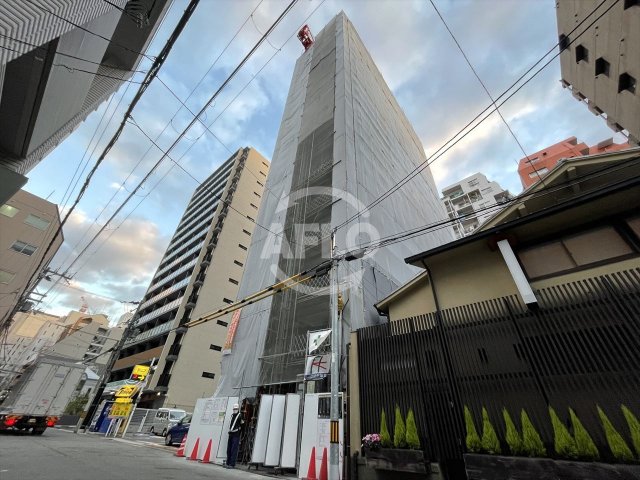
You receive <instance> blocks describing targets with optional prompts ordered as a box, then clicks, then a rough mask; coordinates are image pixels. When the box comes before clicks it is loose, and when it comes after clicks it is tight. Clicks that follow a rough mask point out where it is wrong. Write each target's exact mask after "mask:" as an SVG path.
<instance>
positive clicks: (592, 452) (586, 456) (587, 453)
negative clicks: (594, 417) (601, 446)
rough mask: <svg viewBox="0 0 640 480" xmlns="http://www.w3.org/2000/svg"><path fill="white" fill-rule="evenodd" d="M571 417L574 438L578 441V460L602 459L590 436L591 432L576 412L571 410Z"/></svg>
mask: <svg viewBox="0 0 640 480" xmlns="http://www.w3.org/2000/svg"><path fill="white" fill-rule="evenodd" d="M569 417H570V418H571V425H572V426H573V438H574V439H575V441H576V450H577V451H578V458H582V459H583V460H598V459H599V458H600V453H599V452H598V447H596V444H595V443H594V441H593V439H592V438H591V435H589V432H588V431H587V429H586V428H585V427H584V425H583V424H582V422H581V421H580V419H579V418H578V416H577V415H576V412H574V411H573V409H571V408H570V409H569Z"/></svg>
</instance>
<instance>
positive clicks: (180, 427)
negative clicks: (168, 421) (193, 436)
mask: <svg viewBox="0 0 640 480" xmlns="http://www.w3.org/2000/svg"><path fill="white" fill-rule="evenodd" d="M189 425H191V415H187V416H185V417H182V419H181V420H180V421H179V422H178V424H177V425H174V426H173V427H171V428H170V429H169V431H168V432H167V435H166V436H165V437H164V444H165V445H180V443H182V439H183V438H184V437H185V435H186V434H187V433H188V432H189Z"/></svg>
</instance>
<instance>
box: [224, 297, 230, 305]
mask: <svg viewBox="0 0 640 480" xmlns="http://www.w3.org/2000/svg"><path fill="white" fill-rule="evenodd" d="M222 301H223V302H224V303H228V304H229V305H231V304H232V303H233V300H229V299H228V298H223V299H222Z"/></svg>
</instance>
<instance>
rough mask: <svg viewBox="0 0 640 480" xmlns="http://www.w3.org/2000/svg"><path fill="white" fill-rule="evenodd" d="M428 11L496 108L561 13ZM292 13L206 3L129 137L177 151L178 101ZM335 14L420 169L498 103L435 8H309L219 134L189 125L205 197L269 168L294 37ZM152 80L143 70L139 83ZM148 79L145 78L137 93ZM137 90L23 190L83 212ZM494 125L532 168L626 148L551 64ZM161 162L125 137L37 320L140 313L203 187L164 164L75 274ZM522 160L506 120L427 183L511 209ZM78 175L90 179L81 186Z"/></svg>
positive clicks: (238, 80)
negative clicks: (578, 145)
mask: <svg viewBox="0 0 640 480" xmlns="http://www.w3.org/2000/svg"><path fill="white" fill-rule="evenodd" d="M434 1H435V4H436V6H437V7H438V9H439V10H440V12H441V14H442V16H443V17H444V19H445V21H446V22H447V23H448V25H449V27H450V28H451V30H452V31H453V33H454V34H455V35H456V38H457V40H458V42H459V43H460V44H461V46H462V48H463V49H464V51H465V53H466V55H467V57H468V58H469V59H470V61H471V63H472V64H473V66H474V68H475V69H476V71H477V73H478V75H479V76H480V78H481V79H482V80H483V82H484V83H485V85H486V87H487V89H488V90H489V92H490V93H491V95H492V96H493V97H497V96H499V95H500V94H501V93H502V92H503V91H504V90H505V89H506V88H507V87H509V86H510V85H511V83H512V82H514V81H515V80H516V79H517V78H518V77H519V76H520V75H521V74H522V73H524V72H525V71H526V70H527V69H528V68H529V66H530V65H532V64H533V63H534V62H536V61H537V60H538V59H539V58H540V57H541V56H542V55H543V54H544V53H546V52H547V51H548V50H549V49H551V48H552V47H553V46H554V45H555V43H556V42H557V26H556V10H555V1H552V0H434ZM287 3H288V1H287V2H285V1H282V0H273V1H268V0H263V1H260V0H201V2H200V4H199V6H198V7H197V9H196V11H195V13H194V15H193V17H192V19H191V20H190V22H189V23H188V25H187V27H186V28H185V30H184V32H183V34H182V35H181V37H180V38H179V39H178V41H177V43H176V44H175V46H174V48H173V50H172V52H171V54H170V55H169V57H168V59H167V61H166V63H165V65H164V66H163V67H162V69H161V70H160V73H159V78H160V80H161V82H160V81H158V80H156V81H154V82H153V83H152V85H151V86H150V87H149V88H148V89H147V91H146V93H145V94H144V96H143V97H142V100H141V101H140V103H139V104H138V106H137V107H136V108H135V110H134V111H133V119H134V121H135V123H136V124H137V125H139V126H140V128H142V129H143V130H144V131H145V132H146V133H147V134H148V135H149V136H151V137H152V138H156V137H157V143H158V144H159V145H160V146H161V147H162V148H166V147H168V146H169V145H170V144H171V143H172V142H173V141H174V140H175V139H176V138H177V136H178V134H179V132H181V131H182V129H183V128H184V127H185V126H186V125H187V124H188V123H189V121H190V120H191V119H192V118H193V116H192V115H191V114H190V113H189V111H187V109H185V108H182V106H181V104H180V102H179V101H178V100H177V99H176V98H175V96H174V93H175V95H177V96H178V97H179V98H180V99H181V100H182V101H185V103H186V105H187V106H188V107H189V109H190V110H191V111H193V112H195V111H198V110H200V109H201V108H202V106H203V105H204V104H205V102H206V101H207V99H208V98H209V96H210V95H211V94H212V93H213V92H214V91H215V90H216V89H217V88H218V87H219V86H220V85H221V83H222V82H223V81H224V79H225V78H226V77H227V75H228V74H229V73H230V72H231V71H232V70H233V69H234V68H235V67H236V65H237V64H238V63H239V62H240V60H241V59H242V58H243V57H244V55H245V54H246V53H247V52H248V51H249V50H250V49H251V48H252V47H253V45H254V44H255V43H256V42H257V41H258V39H259V38H260V37H261V36H262V34H263V33H264V32H265V31H266V30H267V29H268V28H269V26H270V25H271V24H272V23H273V21H274V20H275V19H276V18H277V16H278V15H279V14H280V13H281V11H282V10H283V9H284V7H285V6H286V4H287ZM186 5H187V0H175V1H174V2H173V4H172V6H171V9H170V10H169V12H168V14H167V15H166V17H165V20H164V22H163V24H162V25H161V27H160V28H159V29H158V31H157V34H156V37H155V38H154V41H153V42H152V43H151V45H150V47H149V50H148V51H147V53H148V54H150V55H155V54H157V53H158V52H159V50H160V49H161V48H162V45H163V44H164V42H165V41H166V38H167V37H168V35H169V33H170V31H171V30H172V29H173V28H174V26H175V24H176V22H177V21H178V19H179V17H180V15H181V14H182V12H183V11H184V7H185V6H186ZM341 10H344V12H345V13H346V14H347V16H348V17H349V18H350V20H351V21H352V23H353V24H354V26H355V28H356V29H357V31H358V33H359V35H360V37H361V38H362V40H363V42H364V43H365V45H366V47H367V48H368V50H369V52H370V53H371V55H372V57H373V59H374V61H375V62H376V64H377V66H378V68H379V69H380V71H381V72H382V75H383V76H384V78H385V80H386V81H387V83H388V85H389V87H390V88H391V90H392V91H393V93H394V94H395V96H396V97H397V100H398V102H399V104H400V106H401V107H402V108H403V109H404V111H405V113H406V115H407V117H408V118H409V120H410V121H411V123H412V124H413V127H414V129H415V130H416V132H417V134H418V136H419V137H420V139H421V140H422V143H423V145H424V148H425V152H426V154H427V155H430V154H431V153H433V152H435V151H437V150H438V148H439V147H440V146H442V145H443V144H445V142H447V140H448V139H449V138H451V137H452V136H453V135H454V134H455V133H456V132H457V131H458V130H459V129H461V128H462V127H463V126H464V125H465V124H466V123H467V122H469V121H470V120H471V119H472V118H474V117H475V116H476V115H477V114H478V113H480V112H481V111H482V110H483V109H484V108H486V107H487V106H488V105H489V104H490V103H491V101H490V99H489V97H488V96H487V94H486V92H485V91H484V90H483V88H482V86H481V85H480V83H479V82H478V80H477V79H476V77H475V76H474V74H473V72H472V71H471V69H470V68H469V66H468V65H467V63H466V62H465V60H464V58H463V56H462V54H461V53H460V51H459V50H458V49H457V47H456V46H455V43H454V42H453V40H452V39H451V37H450V35H449V33H448V32H447V31H446V29H445V27H444V25H443V23H442V21H441V20H440V18H439V17H438V16H437V14H436V12H435V10H434V8H433V6H432V5H431V3H430V2H429V0H420V1H419V0H342V1H341V0H324V1H323V0H300V1H299V3H298V4H297V5H296V6H295V7H294V8H293V10H292V11H291V12H290V13H289V14H288V15H287V17H285V19H284V20H283V21H282V23H281V24H280V25H279V26H278V27H277V28H276V30H275V31H274V32H273V33H272V35H271V36H270V37H269V42H268V43H264V44H263V45H262V46H261V47H260V48H259V50H258V51H257V52H256V54H255V55H254V56H253V57H252V58H251V60H250V61H249V62H247V64H246V65H245V66H244V67H243V69H242V70H241V71H240V72H239V74H238V75H237V76H236V77H235V78H234V80H233V81H232V82H231V83H230V84H229V85H228V87H227V88H225V89H224V90H223V91H222V93H221V94H220V96H219V97H218V99H217V100H216V102H215V103H214V104H213V105H212V106H211V107H210V108H208V109H207V111H206V113H205V115H204V116H203V121H204V122H205V123H206V124H207V125H211V126H210V130H211V132H212V133H213V134H212V133H210V132H209V131H207V130H206V129H205V128H204V127H202V126H201V125H199V124H196V125H195V126H194V127H193V128H192V129H191V130H190V131H189V133H188V134H187V135H186V137H185V138H184V139H183V140H182V141H181V142H180V143H179V144H178V145H177V146H176V148H175V149H174V150H173V152H172V153H171V158H172V159H173V160H174V161H175V162H178V163H179V164H180V165H181V166H182V167H183V168H184V169H186V170H187V171H188V172H190V173H191V174H192V175H193V176H194V177H195V178H197V179H198V180H200V181H201V180H204V179H205V178H206V177H208V176H209V175H210V174H211V173H212V172H213V170H215V168H216V167H217V166H219V165H220V164H222V163H223V162H224V161H225V160H226V159H227V158H228V157H229V156H230V155H231V153H232V152H234V151H236V150H237V149H238V148H241V147H244V146H252V147H254V148H256V149H257V150H258V151H259V152H261V153H262V154H263V155H264V156H266V157H267V158H271V155H272V153H273V150H274V146H275V140H276V136H277V132H278V128H279V124H280V119H281V117H282V112H283V109H284V104H285V100H286V96H287V92H288V89H289V83H290V81H291V75H292V72H293V68H294V65H295V62H296V60H297V58H298V57H299V56H300V55H301V54H302V53H303V47H302V45H301V44H300V43H299V42H298V40H297V38H296V37H295V33H296V32H297V31H298V29H299V28H300V26H301V25H303V24H305V23H306V24H308V25H309V27H310V29H311V31H312V32H319V31H320V30H321V29H322V27H323V26H324V25H326V24H327V23H328V22H329V20H330V19H331V18H332V17H333V16H334V15H336V14H337V13H338V12H340V11H341ZM252 12H253V13H252ZM234 36H235V38H234ZM232 38H233V40H232ZM231 40H232V41H231ZM230 41H231V42H230ZM229 42H230V43H229ZM227 45H228V47H226V46H227ZM225 47H226V48H225ZM148 66H149V62H148V61H146V60H145V61H143V62H142V63H141V64H140V66H139V70H146V68H148ZM78 74H81V73H78ZM142 78H143V74H136V76H134V77H133V79H132V80H137V81H139V80H141V79H142ZM163 83H164V84H166V85H167V86H168V87H169V88H170V89H171V91H172V92H173V93H171V92H170V91H169V89H167V88H166V87H165V86H164V85H163ZM136 88H137V86H136V85H135V84H131V83H128V84H125V85H123V86H122V87H121V88H120V89H119V90H118V92H116V93H115V94H114V95H113V96H112V97H110V99H109V100H108V101H107V102H105V103H104V104H103V105H102V106H101V107H100V108H98V109H97V110H96V111H95V112H94V113H92V114H91V115H90V116H89V117H88V118H87V119H86V120H85V121H84V122H83V123H82V124H81V125H80V127H79V128H78V129H77V130H76V131H75V132H74V133H73V134H72V135H70V136H69V137H68V138H67V139H66V140H64V142H62V143H61V144H60V145H59V146H58V147H57V148H56V149H55V150H54V151H52V152H51V153H50V154H49V155H48V156H47V157H46V158H45V159H44V160H43V161H42V162H40V164H39V165H38V166H37V167H36V168H34V169H33V170H32V171H31V172H30V173H29V174H28V177H29V182H28V183H27V185H26V186H25V189H26V190H27V191H29V192H31V193H33V194H36V195H39V196H41V197H44V198H48V199H49V200H50V201H52V202H54V203H57V204H59V205H60V207H61V212H62V213H64V212H65V211H66V209H67V208H68V203H70V202H69V201H68V197H69V193H71V194H72V195H71V198H72V199H73V198H75V196H76V194H77V192H78V190H79V187H80V184H81V183H82V181H84V176H85V175H86V173H87V171H88V169H89V168H90V167H91V166H92V165H93V163H94V161H95V159H96V158H97V156H98V155H99V153H100V152H101V151H102V149H103V148H104V146H105V144H106V142H107V141H108V139H109V138H110V136H111V134H113V132H114V131H115V129H116V127H117V124H118V123H119V122H120V121H121V119H122V116H123V113H124V110H125V109H126V106H127V105H128V103H129V101H130V100H131V98H132V96H133V94H134V93H135V90H136ZM500 111H501V113H502V114H503V116H504V117H505V119H506V121H507V122H508V123H509V126H510V127H511V129H512V130H513V132H514V133H515V136H516V137H517V139H518V141H519V142H520V144H521V145H522V147H523V148H524V150H525V152H526V153H527V154H531V153H533V152H536V151H538V150H540V149H542V148H544V147H546V146H549V145H551V144H553V143H556V142H558V141H561V140H563V139H565V138H567V137H571V136H576V137H578V139H579V140H581V141H584V142H586V143H587V144H589V145H592V144H595V143H597V142H599V141H601V140H604V139H607V138H610V137H614V140H615V141H616V142H618V143H620V142H622V141H623V140H624V139H623V137H622V136H620V135H618V136H614V134H613V132H612V131H611V130H609V128H608V127H607V126H606V124H605V121H604V120H603V119H602V118H599V117H596V116H594V115H593V114H591V113H590V112H589V111H588V109H587V107H586V105H585V104H582V103H580V102H578V101H576V100H575V99H574V98H573V97H572V95H571V93H570V92H569V91H568V90H566V89H563V88H562V86H561V84H560V65H559V62H558V61H557V60H555V61H553V62H552V63H551V64H550V65H549V66H548V67H547V68H545V69H544V70H543V71H542V72H541V73H540V74H539V75H538V76H537V77H536V78H535V79H534V80H533V81H531V82H530V83H528V84H527V85H526V86H525V87H524V88H523V89H522V90H520V91H519V92H518V94H516V95H515V96H514V97H513V98H511V99H510V100H509V101H508V102H506V103H505V105H504V106H503V107H501V109H500ZM161 156H162V154H161V153H160V151H159V150H158V149H157V148H156V147H154V146H153V145H152V144H151V143H150V141H149V140H148V139H147V138H146V137H145V136H144V135H143V134H142V133H141V132H140V130H138V129H137V128H136V127H135V126H133V125H128V126H127V127H126V129H125V131H124V132H123V134H122V136H121V138H120V140H119V141H118V143H117V144H116V145H115V146H114V148H113V149H112V150H111V152H110V153H109V155H108V156H107V157H106V159H105V161H104V163H103V164H102V165H101V166H100V168H99V169H98V171H97V173H96V175H95V176H94V178H93V180H92V182H91V186H90V187H89V189H88V190H87V192H86V194H85V195H84V197H83V199H82V200H81V202H80V204H79V205H78V207H77V209H76V210H75V212H74V213H73V214H72V215H71V217H70V220H69V222H68V223H67V225H66V226H65V228H64V236H65V242H64V244H63V246H62V247H61V249H60V250H59V251H58V254H57V255H56V257H55V258H54V260H53V262H52V264H51V266H52V268H54V269H56V268H58V269H60V271H66V270H67V269H68V271H69V273H71V274H73V279H72V280H71V283H70V286H65V284H64V283H61V284H60V285H59V286H57V287H55V288H53V289H51V290H50V287H51V286H52V284H51V283H47V282H43V283H42V284H41V285H40V286H39V288H38V291H39V292H40V293H45V292H47V297H45V301H44V303H43V304H41V305H40V307H39V308H41V309H43V310H45V311H48V312H51V313H54V314H58V315H64V314H66V313H68V312H69V310H71V309H76V310H77V309H79V308H80V306H81V305H82V300H81V298H80V297H81V296H84V297H85V298H86V301H87V303H88V305H89V308H90V310H91V311H92V313H105V314H108V315H109V317H110V319H111V320H112V321H117V319H118V317H119V316H120V315H122V314H123V313H124V312H126V311H127V310H130V309H131V308H133V307H132V306H131V305H130V304H125V303H122V302H123V301H135V300H140V298H142V296H143V295H144V293H145V291H146V289H147V287H148V284H149V281H150V280H151V278H152V276H153V274H154V273H155V270H156V268H157V266H158V263H159V261H160V259H161V257H162V255H163V253H164V250H165V249H166V246H167V245H168V243H169V241H170V239H171V237H172V235H173V233H174V231H175V228H176V226H177V224H178V222H179V220H180V217H181V216H182V213H183V212H184V209H185V208H186V205H187V203H188V201H189V198H190V196H191V194H192V193H193V190H194V189H195V188H196V186H197V183H196V181H195V180H193V179H192V178H191V177H190V176H188V175H187V174H186V173H184V172H183V171H182V170H180V169H179V168H177V167H175V164H174V163H173V162H172V161H171V160H169V159H166V160H165V161H164V162H162V163H161V164H160V166H159V168H158V169H157V170H156V171H155V173H153V174H152V175H151V176H150V178H149V180H148V181H147V182H146V183H145V184H144V186H143V188H142V189H141V190H140V191H139V192H137V193H136V194H135V195H134V197H133V198H132V199H131V201H130V202H129V203H128V204H127V205H126V206H125V207H124V208H123V209H122V211H121V212H120V213H119V214H118V215H117V216H116V217H115V218H114V220H113V221H112V222H111V223H110V224H109V225H108V226H107V227H106V229H105V231H104V232H103V234H102V236H101V237H99V238H98V240H97V241H96V242H95V243H94V244H93V245H92V246H90V247H89V249H88V250H87V253H86V254H84V255H83V256H82V257H80V259H78V260H77V261H76V262H75V264H73V265H72V266H71V268H70V269H69V266H70V264H71V262H72V261H73V260H74V259H75V256H76V255H77V254H78V253H79V252H80V251H81V250H82V249H83V248H84V247H85V245H86V243H87V241H88V240H89V238H91V237H92V236H93V234H94V233H95V232H97V231H98V229H99V228H100V227H102V226H103V225H104V224H105V222H106V221H107V220H108V219H109V218H110V217H111V216H112V214H113V213H114V212H115V211H116V208H117V207H118V206H119V205H120V203H121V202H122V201H123V200H124V199H125V198H126V197H127V196H129V194H130V193H129V192H131V191H132V189H133V188H134V187H135V186H136V185H137V183H138V182H139V181H140V180H141V179H142V178H143V177H144V175H146V173H147V172H148V171H149V170H150V168H151V167H152V165H153V164H154V163H155V162H156V161H157V160H158V159H159V158H160V157H161ZM523 156H524V155H523V153H522V150H521V149H520V147H519V146H518V143H517V142H516V140H515V139H514V137H513V136H512V135H511V134H510V133H509V131H508V129H507V128H506V127H505V125H504V123H503V122H502V120H501V119H500V117H499V116H498V115H496V114H493V115H491V116H490V117H489V118H488V119H487V120H486V121H484V122H483V123H482V124H481V125H480V126H479V127H478V128H477V129H475V130H474V131H473V132H472V133H470V134H469V135H467V136H466V137H465V138H464V139H463V140H462V141H460V142H459V143H458V144H457V145H456V146H455V147H454V148H452V149H450V150H449V151H448V152H447V153H446V154H444V155H442V156H441V157H439V158H438V159H437V161H435V162H434V163H433V165H432V166H431V171H432V173H433V175H434V178H435V180H436V184H437V186H438V189H439V190H442V189H443V188H444V187H446V186H447V185H449V184H451V183H454V182H456V181H458V180H460V179H462V178H464V177H466V176H468V175H471V174H473V173H476V172H482V173H484V174H485V175H487V177H488V178H489V179H490V180H495V181H497V182H498V183H499V184H500V185H501V186H502V187H503V188H505V189H509V190H510V191H511V192H512V193H518V192H520V191H521V190H522V187H521V185H520V180H519V177H518V175H517V163H518V160H519V159H520V158H522V157H523ZM87 165H88V166H87ZM76 171H77V172H79V173H82V172H84V173H82V180H81V181H80V183H79V184H77V183H76V180H75V179H77V178H79V177H78V175H75V173H76ZM74 184H75V185H74ZM65 204H67V206H65ZM79 289H83V290H86V291H89V292H92V293H93V294H87V293H83V292H81V291H80V290H79ZM94 294H95V295H94Z"/></svg>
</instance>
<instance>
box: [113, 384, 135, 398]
mask: <svg viewBox="0 0 640 480" xmlns="http://www.w3.org/2000/svg"><path fill="white" fill-rule="evenodd" d="M137 391H138V385H122V386H121V387H120V388H118V390H116V393H115V394H114V395H115V397H116V398H131V397H133V396H134V395H135V394H136V392H137Z"/></svg>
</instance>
